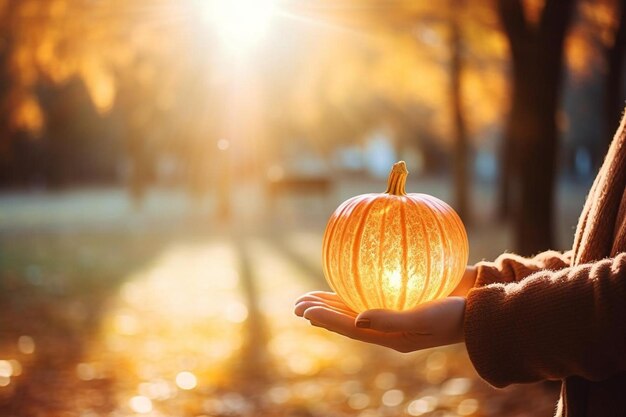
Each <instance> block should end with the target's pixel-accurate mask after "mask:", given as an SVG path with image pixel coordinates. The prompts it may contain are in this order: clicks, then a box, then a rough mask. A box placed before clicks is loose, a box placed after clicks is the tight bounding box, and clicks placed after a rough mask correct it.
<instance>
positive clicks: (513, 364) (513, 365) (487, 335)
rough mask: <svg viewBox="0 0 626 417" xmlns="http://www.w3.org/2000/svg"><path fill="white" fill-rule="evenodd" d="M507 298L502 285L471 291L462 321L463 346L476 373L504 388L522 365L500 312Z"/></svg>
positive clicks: (507, 320) (511, 332) (516, 344)
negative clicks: (463, 332)
mask: <svg viewBox="0 0 626 417" xmlns="http://www.w3.org/2000/svg"><path fill="white" fill-rule="evenodd" d="M505 296H506V290H505V287H504V285H502V284H494V285H489V286H487V287H483V288H474V289H472V290H471V291H470V292H469V294H468V296H467V303H466V308H465V317H464V326H463V327H464V331H465V345H466V347H467V353H468V355H469V357H470V360H471V361H472V364H473V365H474V368H475V369H476V372H478V374H479V375H480V376H481V377H482V378H483V379H484V380H485V381H487V382H488V383H489V384H491V385H493V386H495V387H498V388H503V387H505V386H507V385H509V384H511V383H513V382H522V381H519V380H518V381H512V380H511V376H512V375H517V374H518V372H517V369H518V368H519V367H520V366H522V367H523V366H524V365H523V363H522V362H523V357H522V356H521V355H520V354H519V352H520V350H519V344H520V343H519V342H520V341H518V340H516V333H517V332H516V331H515V330H514V329H511V327H512V326H514V323H511V320H510V317H508V318H507V317H504V314H503V309H502V308H501V306H502V303H503V300H504V298H505Z"/></svg>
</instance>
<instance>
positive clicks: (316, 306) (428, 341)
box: [294, 291, 465, 353]
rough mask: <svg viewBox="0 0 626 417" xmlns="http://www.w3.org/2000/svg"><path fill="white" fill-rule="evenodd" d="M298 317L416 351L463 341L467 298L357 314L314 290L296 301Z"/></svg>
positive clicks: (329, 295) (328, 294) (333, 297)
mask: <svg viewBox="0 0 626 417" xmlns="http://www.w3.org/2000/svg"><path fill="white" fill-rule="evenodd" d="M294 312H295V314H296V315H298V316H300V317H304V318H305V319H307V320H309V321H310V322H311V324H312V325H313V326H317V327H323V328H325V329H327V330H330V331H332V332H335V333H339V334H341V335H344V336H347V337H349V338H351V339H355V340H360V341H362V342H367V343H373V344H376V345H380V346H385V347H388V348H391V349H394V350H397V351H398V352H403V353H407V352H412V351H415V350H421V349H428V348H432V347H436V346H445V345H450V344H453V343H459V342H463V340H464V337H463V315H464V312H465V298H464V297H458V296H452V297H446V298H441V299H438V300H433V301H429V302H427V303H424V304H420V305H419V306H417V307H415V308H414V309H412V310H407V311H393V310H382V309H378V310H368V311H364V312H363V313H361V314H357V313H355V312H354V311H352V310H350V308H349V307H348V306H346V305H345V304H344V303H343V301H341V299H340V298H339V296H337V294H335V293H332V292H324V291H314V292H310V293H307V294H305V295H303V296H302V297H300V298H299V299H298V300H297V301H296V306H295V309H294Z"/></svg>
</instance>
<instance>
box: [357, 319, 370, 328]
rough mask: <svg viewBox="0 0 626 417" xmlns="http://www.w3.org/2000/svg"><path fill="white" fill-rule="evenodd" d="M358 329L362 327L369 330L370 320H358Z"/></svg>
mask: <svg viewBox="0 0 626 417" xmlns="http://www.w3.org/2000/svg"><path fill="white" fill-rule="evenodd" d="M356 327H360V328H361V329H369V328H370V319H358V320H357V321H356Z"/></svg>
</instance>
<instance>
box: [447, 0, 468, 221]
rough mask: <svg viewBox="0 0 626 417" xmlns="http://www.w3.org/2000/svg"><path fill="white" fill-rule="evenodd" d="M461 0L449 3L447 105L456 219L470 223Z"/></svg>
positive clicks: (452, 0)
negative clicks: (448, 104) (463, 94)
mask: <svg viewBox="0 0 626 417" xmlns="http://www.w3.org/2000/svg"><path fill="white" fill-rule="evenodd" d="M463 3H464V1H463V0H451V1H450V5H449V7H450V16H449V24H450V40H449V42H450V43H449V49H450V54H451V59H450V99H451V100H450V101H451V109H452V119H453V123H452V125H453V130H454V145H453V149H454V150H453V154H454V168H453V172H454V193H455V206H456V210H457V212H458V213H459V216H460V217H461V218H462V219H463V220H464V221H465V222H466V223H467V222H469V221H470V207H469V193H470V179H469V174H470V173H469V170H468V153H469V141H468V137H467V136H468V135H467V126H466V122H465V114H464V112H463V97H462V89H461V82H462V76H463V57H462V53H463V51H462V44H461V27H460V22H459V10H458V9H459V8H461V7H463Z"/></svg>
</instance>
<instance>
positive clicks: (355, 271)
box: [350, 196, 378, 308]
mask: <svg viewBox="0 0 626 417" xmlns="http://www.w3.org/2000/svg"><path fill="white" fill-rule="evenodd" d="M377 199H378V197H376V196H374V197H371V198H370V200H369V201H368V202H365V203H364V204H365V207H364V208H363V211H362V212H361V218H360V219H359V224H358V226H357V229H356V232H355V234H354V241H353V242H352V252H351V253H352V256H351V258H352V259H350V263H351V266H352V271H351V272H352V275H353V276H352V278H353V281H354V288H355V289H356V291H357V293H358V295H359V297H360V300H359V301H360V303H359V304H361V305H363V306H364V307H365V308H367V296H366V295H365V294H364V293H363V285H362V283H361V280H360V279H359V278H360V275H361V272H360V270H359V261H360V258H361V250H360V249H361V248H360V246H361V240H362V237H363V230H364V228H365V224H366V223H367V217H368V216H369V214H370V213H371V211H372V209H373V208H374V203H375V202H376V200H377ZM359 307H360V306H359Z"/></svg>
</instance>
